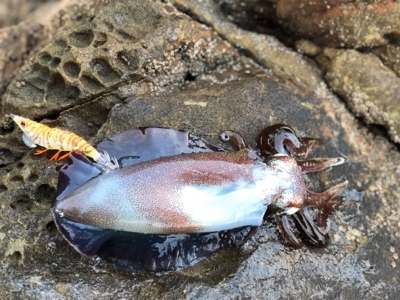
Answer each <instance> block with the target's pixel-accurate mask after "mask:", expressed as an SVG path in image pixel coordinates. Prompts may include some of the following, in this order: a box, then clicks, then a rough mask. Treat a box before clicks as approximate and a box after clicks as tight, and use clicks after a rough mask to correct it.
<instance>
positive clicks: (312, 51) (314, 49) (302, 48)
mask: <svg viewBox="0 0 400 300" xmlns="http://www.w3.org/2000/svg"><path fill="white" fill-rule="evenodd" d="M295 46H296V50H297V52H299V53H303V54H305V55H308V56H311V57H314V56H316V55H318V54H320V53H321V52H322V49H321V47H319V46H318V45H316V44H314V43H313V42H311V41H308V40H299V41H296V43H295Z"/></svg>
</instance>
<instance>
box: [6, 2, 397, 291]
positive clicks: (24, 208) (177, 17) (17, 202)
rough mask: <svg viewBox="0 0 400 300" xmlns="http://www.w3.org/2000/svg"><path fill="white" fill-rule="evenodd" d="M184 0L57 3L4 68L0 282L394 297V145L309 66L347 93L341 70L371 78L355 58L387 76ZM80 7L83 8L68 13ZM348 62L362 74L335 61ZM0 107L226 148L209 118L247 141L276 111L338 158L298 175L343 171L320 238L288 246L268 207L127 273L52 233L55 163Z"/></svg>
mask: <svg viewBox="0 0 400 300" xmlns="http://www.w3.org/2000/svg"><path fill="white" fill-rule="evenodd" d="M177 2H178V1H177ZM199 3H200V2H195V1H193V2H189V1H185V2H183V1H182V2H179V3H178V4H176V5H177V8H179V9H180V10H181V11H183V12H186V13H189V14H190V15H191V16H192V17H193V18H195V19H196V20H197V21H196V20H194V19H193V18H191V17H189V16H188V15H185V14H183V13H181V12H179V11H178V10H177V8H174V7H172V6H168V5H165V4H159V3H154V2H151V1H146V0H136V1H128V0H126V1H125V0H118V1H97V2H92V1H87V2H83V3H82V4H81V5H80V6H72V7H70V8H65V12H66V13H67V14H69V15H70V16H71V17H69V18H67V19H66V20H67V21H66V22H65V23H63V24H62V26H59V27H52V28H53V29H52V30H54V32H55V33H54V37H53V38H52V39H51V40H50V41H49V42H48V43H47V44H46V45H45V46H43V47H42V48H41V49H40V50H39V52H38V53H37V55H36V56H35V57H34V58H33V60H32V62H31V63H28V64H27V63H25V64H24V66H23V67H22V69H20V70H19V74H18V75H17V77H16V78H15V80H14V81H13V82H12V83H11V84H10V85H9V87H8V89H7V93H6V98H5V105H4V107H3V120H2V121H3V123H2V129H1V131H0V205H1V206H0V207H1V210H0V297H1V298H2V299H15V298H23V299H115V298H128V299H130V298H135V299H147V298H160V299H183V298H188V299H192V298H199V299H210V298H216V299H222V298H268V299H282V298H296V299H309V298H316V299H376V298H388V299H396V298H398V295H399V294H400V284H399V279H400V278H399V275H400V272H399V266H398V263H399V261H398V255H399V252H400V242H399V241H400V233H399V232H400V231H399V229H400V223H399V216H400V190H399V187H398V182H399V176H400V154H399V151H398V148H397V146H396V145H395V144H394V143H393V142H391V141H390V140H389V138H388V137H386V136H385V133H384V132H383V131H382V129H381V128H379V127H374V126H371V125H369V126H367V125H366V124H365V123H363V121H362V120H360V119H357V118H356V117H355V116H354V115H353V114H352V113H351V111H350V110H349V109H348V107H347V106H346V104H345V103H344V102H343V101H342V100H341V99H339V98H338V97H337V96H336V95H334V94H333V93H332V92H330V90H329V89H328V87H327V86H326V84H325V82H324V76H323V72H324V70H328V72H327V73H326V76H325V77H326V80H327V82H328V83H329V85H331V86H332V87H335V88H337V92H338V94H339V95H340V96H341V97H343V98H344V99H347V97H348V96H347V91H348V90H350V88H349V86H350V84H347V83H348V82H349V80H353V81H352V82H355V83H352V85H353V86H358V92H360V93H369V92H370V91H371V89H370V85H368V84H369V81H368V78H369V77H365V74H366V70H369V72H370V73H371V74H375V76H383V75H382V74H384V75H385V74H386V75H385V76H390V77H388V78H390V79H391V80H392V81H391V82H392V85H393V87H391V88H389V87H387V86H385V85H384V84H385V82H382V83H379V84H377V88H379V89H381V90H382V91H385V90H387V91H394V90H395V88H396V86H397V83H396V78H397V77H396V75H395V73H394V72H392V73H389V72H388V71H387V70H389V69H388V68H387V67H385V66H383V65H380V64H379V60H378V58H376V57H374V56H372V54H369V55H365V54H361V53H359V52H356V51H355V50H337V49H324V52H323V53H324V54H320V55H319V56H317V58H316V61H317V62H318V64H319V65H320V66H322V69H321V68H320V67H318V64H317V63H316V62H315V61H310V59H309V58H306V57H303V56H302V55H300V54H298V53H296V52H294V51H293V50H291V49H290V48H289V47H286V46H284V45H283V44H281V43H280V42H279V41H278V40H277V39H276V38H274V37H268V36H266V35H264V34H261V33H254V32H251V31H248V30H244V29H241V28H239V27H238V26H237V25H235V24H233V23H231V22H230V21H229V18H226V17H225V16H224V14H223V13H222V12H221V11H219V10H218V9H219V7H218V5H215V4H214V3H213V2H211V1H203V2H202V3H203V4H199ZM185 5H186V6H185ZM211 8H213V9H211ZM77 9H78V11H77ZM79 10H80V12H81V15H82V16H84V17H83V18H82V19H77V18H75V17H76V16H78V15H79ZM59 16H60V15H58V16H56V20H60V18H59ZM76 22H78V23H76ZM199 22H204V23H205V24H207V25H209V26H212V28H213V29H211V28H210V27H207V26H206V25H204V24H201V23H199ZM53 24H54V23H53ZM77 24H78V25H77ZM213 30H215V31H217V32H218V34H219V35H220V36H219V35H218V34H216V33H215V32H214V31H213ZM61 41H64V43H63V42H61ZM235 47H238V48H239V49H240V50H241V51H237V50H236V49H235ZM105 49H106V50H105ZM245 55H248V56H245ZM310 56H311V55H310ZM351 57H355V58H354V59H353V60H352V59H348V58H351ZM56 58H58V59H56ZM344 58H346V59H348V60H346V59H344ZM360 61H363V62H365V69H363V68H360V67H358V69H359V70H364V72H361V73H360V74H363V76H364V77H363V76H361V75H353V74H356V73H355V70H353V69H351V68H352V67H351V68H350V67H349V65H350V64H351V63H354V64H356V63H358V62H360ZM339 62H340V63H339ZM21 65H22V63H21ZM18 66H19V65H18V64H16V65H15V67H14V68H18ZM76 66H78V67H79V68H77V67H76ZM356 66H358V65H356ZM361 66H364V65H361ZM371 66H375V67H374V68H371ZM346 67H347V68H346ZM337 70H340V72H339V71H337ZM15 71H18V69H15V70H13V72H15ZM346 72H347V73H346ZM390 72H391V71H390ZM15 74H16V73H15ZM344 74H346V76H347V79H343V78H344V77H345V76H344ZM388 74H391V75H388ZM371 76H372V75H371ZM354 78H355V79H354ZM361 79H363V80H361ZM336 81H339V82H340V84H337V85H335V84H336ZM18 82H19V83H21V82H25V86H23V85H21V86H20V87H18V86H17V83H18ZM360 82H361V83H363V84H360ZM365 82H366V83H365ZM364 83H365V84H364ZM74 90H75V91H76V93H73V92H71V91H74ZM77 90H79V93H78V92H77ZM68 91H69V92H68ZM335 91H336V89H335ZM340 91H344V92H343V93H341V92H340ZM374 95H375V94H374ZM371 97H372V96H371ZM376 99H378V97H377V96H376ZM393 99H394V98H393ZM347 101H348V99H347ZM377 101H378V100H377ZM379 103H380V102H379ZM382 105H383V104H382ZM395 109H396V108H395V107H393V109H391V110H390V111H395ZM381 111H386V107H383V108H381ZM10 113H19V114H22V115H24V116H30V117H35V118H37V120H40V121H42V122H43V123H45V124H48V125H50V126H57V127H60V128H63V129H67V130H71V131H73V132H76V133H77V134H79V135H81V136H83V137H84V138H86V139H88V140H90V141H91V142H93V143H94V142H96V141H99V140H101V139H102V138H106V137H109V136H110V135H112V134H115V133H119V132H122V131H124V130H127V129H130V128H133V127H139V126H163V127H173V128H177V129H189V130H190V131H192V132H193V133H194V134H196V135H199V136H202V137H204V138H206V139H208V140H210V141H212V142H214V143H217V144H219V145H224V147H231V149H234V146H233V145H225V144H223V143H222V142H221V141H220V140H219V138H218V137H219V134H220V133H221V131H224V130H226V129H230V130H234V131H237V132H240V133H241V134H242V135H243V137H244V139H245V140H246V141H247V142H248V143H249V145H250V146H251V147H254V146H255V140H256V136H257V134H258V133H259V132H260V131H261V130H262V129H263V128H264V127H266V126H268V125H271V124H275V123H286V124H289V125H291V126H293V127H294V128H295V129H296V130H297V132H298V133H299V135H301V136H310V137H318V138H321V139H323V141H324V143H325V145H324V147H322V148H319V149H316V150H315V151H314V155H315V157H334V156H343V157H345V158H346V160H347V162H346V164H344V165H341V166H337V167H334V168H332V169H331V170H328V171H324V172H320V173H318V174H313V175H312V176H311V175H308V176H306V177H305V179H306V182H307V185H308V187H309V188H310V190H313V191H316V192H321V191H323V190H325V189H327V188H328V187H330V186H333V185H334V184H335V183H339V182H342V181H343V180H345V179H347V180H348V181H349V186H348V188H347V189H346V191H345V193H344V196H345V200H344V203H343V204H342V205H341V206H340V207H339V209H338V211H337V213H336V215H335V217H334V218H333V228H332V231H331V243H330V245H329V246H328V247H327V248H326V249H315V248H311V247H304V248H302V249H299V250H294V249H293V248H291V247H290V246H289V245H286V244H285V243H284V241H283V239H282V238H281V236H280V234H279V232H278V229H277V227H276V223H275V221H274V219H273V217H271V216H269V217H267V218H266V221H265V222H264V224H263V225H262V226H261V227H260V228H259V229H258V230H257V232H256V233H255V235H254V236H253V237H252V238H251V239H250V240H249V241H247V243H246V244H244V245H243V247H242V248H240V249H231V250H229V251H224V252H221V253H217V254H216V255H213V256H212V257H211V258H209V259H207V260H206V261H205V262H204V263H200V264H198V265H196V266H194V267H193V268H189V269H187V270H184V271H182V272H179V273H171V274H166V275H162V274H132V273H129V272H126V271H124V270H121V269H116V268H114V267H113V266H111V265H108V264H106V263H104V262H102V261H100V260H99V259H96V258H94V259H86V258H83V257H81V256H80V255H79V254H78V253H77V252H76V251H75V250H74V249H72V247H70V246H69V245H68V244H67V242H65V241H64V240H63V238H62V237H61V235H60V234H59V233H58V231H57V229H56V228H55V225H54V223H53V221H52V219H51V216H50V212H49V208H50V205H51V201H52V198H53V196H54V193H55V189H56V185H57V173H58V170H59V168H60V167H61V166H62V165H63V164H64V162H59V161H57V162H53V161H49V157H51V154H52V153H51V154H48V155H43V156H33V155H32V154H33V151H32V150H30V149H28V148H27V147H26V146H25V145H24V144H23V142H22V138H21V131H20V130H19V129H18V128H14V129H12V126H11V124H10V123H9V122H10V121H9V117H8V116H7V115H8V114H10ZM362 116H364V117H366V115H362ZM391 119H392V120H393V121H396V122H398V121H399V117H398V116H396V115H393V116H391ZM6 125H7V126H6ZM161 146H162V144H161V145H160V147H161Z"/></svg>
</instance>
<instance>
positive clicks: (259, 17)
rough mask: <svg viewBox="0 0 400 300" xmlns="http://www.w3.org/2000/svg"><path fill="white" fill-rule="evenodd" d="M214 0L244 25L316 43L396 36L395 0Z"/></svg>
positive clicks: (369, 42)
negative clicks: (273, 30)
mask: <svg viewBox="0 0 400 300" xmlns="http://www.w3.org/2000/svg"><path fill="white" fill-rule="evenodd" d="M218 2H219V3H221V4H222V5H223V8H224V11H225V13H226V14H227V15H228V16H230V19H231V20H232V21H234V22H237V23H238V24H239V25H240V26H242V27H244V28H247V29H249V26H251V29H252V30H257V31H259V32H263V33H266V32H271V29H273V28H280V30H278V32H279V34H282V35H288V33H290V34H292V35H295V36H296V37H297V38H306V39H312V40H313V41H314V42H316V43H317V44H319V45H320V46H328V47H354V48H361V47H374V46H381V45H387V44H389V43H392V42H395V41H397V40H398V38H399V35H398V29H399V28H400V20H399V18H398V15H399V11H400V7H399V4H398V2H397V1H395V0H391V1H346V0H328V1H325V0H318V1H307V0H298V1H292V0H278V1H268V2H267V1H242V0H235V1H231V0H227V1H224V0H220V1H218ZM275 31H276V30H275ZM289 39H290V37H289Z"/></svg>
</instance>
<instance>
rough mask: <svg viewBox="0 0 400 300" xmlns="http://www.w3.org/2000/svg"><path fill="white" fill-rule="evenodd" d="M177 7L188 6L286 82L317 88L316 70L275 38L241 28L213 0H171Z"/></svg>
mask: <svg viewBox="0 0 400 300" xmlns="http://www.w3.org/2000/svg"><path fill="white" fill-rule="evenodd" d="M174 2H175V3H176V4H177V5H179V7H180V8H181V9H184V10H188V11H190V12H191V13H192V14H194V15H195V16H196V18H198V19H200V20H201V21H202V22H205V23H206V24H209V25H210V26H212V27H213V28H214V30H215V31H217V32H218V33H219V34H220V35H222V36H223V37H224V38H225V39H226V40H227V41H229V42H230V43H231V44H233V45H235V46H236V47H238V48H239V49H242V51H243V52H244V53H246V54H247V55H249V56H250V57H251V58H252V59H253V60H254V61H256V62H257V63H258V64H260V65H262V66H264V67H266V68H268V69H270V71H271V72H272V73H273V74H274V75H275V76H277V77H280V78H282V79H284V82H285V83H286V84H291V85H293V86H294V87H300V88H301V89H302V90H307V91H308V92H309V93H313V92H315V91H316V90H317V89H318V85H319V82H320V81H319V78H320V75H321V74H320V72H319V70H318V69H317V68H315V67H314V65H313V64H312V63H309V62H308V61H307V60H305V59H304V57H303V56H301V55H300V54H298V53H296V52H294V51H292V50H291V49H289V48H287V47H286V46H285V45H284V44H282V43H281V42H280V41H279V40H278V39H277V38H275V37H273V36H270V35H263V34H257V33H254V32H251V31H247V30H243V29H241V28H239V27H238V26H236V25H235V24H234V23H232V22H231V21H230V20H229V19H228V18H227V17H225V15H224V14H223V12H222V11H221V10H220V7H219V6H218V5H217V4H216V3H215V2H214V1H210V0H207V1H202V2H197V1H184V0H175V1H174Z"/></svg>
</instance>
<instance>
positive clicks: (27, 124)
mask: <svg viewBox="0 0 400 300" xmlns="http://www.w3.org/2000/svg"><path fill="white" fill-rule="evenodd" d="M11 118H12V119H13V121H14V122H15V123H17V125H18V127H19V128H21V130H22V131H23V132H24V133H25V134H26V135H28V136H29V137H30V136H31V134H33V129H34V127H35V124H36V122H35V121H32V120H29V119H27V118H24V117H20V116H17V115H11Z"/></svg>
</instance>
